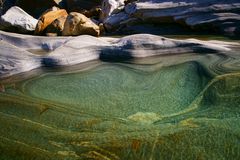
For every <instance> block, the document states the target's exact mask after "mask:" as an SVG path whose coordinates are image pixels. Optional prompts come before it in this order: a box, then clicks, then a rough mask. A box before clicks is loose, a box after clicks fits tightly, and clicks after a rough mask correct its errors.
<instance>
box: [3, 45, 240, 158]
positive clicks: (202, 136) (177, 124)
mask: <svg viewBox="0 0 240 160" xmlns="http://www.w3.org/2000/svg"><path fill="white" fill-rule="evenodd" d="M239 51H240V48H238V47H236V48H234V49H233V50H232V51H231V52H227V51H226V52H222V53H208V52H202V53H194V52H193V53H181V54H172V55H167V54H165V55H158V56H153V57H146V58H136V59H132V60H126V61H122V62H108V61H100V60H94V61H91V62H86V63H84V64H80V65H75V66H72V67H66V68H64V67H63V68H40V69H35V70H33V71H30V72H26V73H22V74H20V75H15V76H11V77H10V78H5V79H2V80H1V81H0V84H1V88H0V90H1V91H0V127H1V130H0V159H99V160H100V159H101V160H110V159H111V160H118V159H123V160H126V159H129V160H130V159H133V160H136V159H138V160H141V159H142V160H146V159H149V160H153V159H189V160H190V159H229V160H230V159H240V54H239V53H240V52H239Z"/></svg>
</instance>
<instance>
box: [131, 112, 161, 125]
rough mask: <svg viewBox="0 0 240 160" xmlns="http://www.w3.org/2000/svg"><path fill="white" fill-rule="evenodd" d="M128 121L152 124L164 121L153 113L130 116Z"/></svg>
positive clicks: (138, 113) (139, 113)
mask: <svg viewBox="0 0 240 160" xmlns="http://www.w3.org/2000/svg"><path fill="white" fill-rule="evenodd" d="M127 119H129V120H131V121H134V122H138V123H147V124H152V123H154V122H156V121H159V120H161V119H162V117H161V116H160V115H158V114H156V113H152V112H145V113H144V112H137V113H136V114H133V115H130V116H129V117H127Z"/></svg>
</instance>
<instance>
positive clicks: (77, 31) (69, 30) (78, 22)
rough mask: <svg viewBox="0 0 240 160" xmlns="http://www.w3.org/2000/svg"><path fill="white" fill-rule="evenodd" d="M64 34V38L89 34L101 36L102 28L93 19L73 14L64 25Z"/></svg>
mask: <svg viewBox="0 0 240 160" xmlns="http://www.w3.org/2000/svg"><path fill="white" fill-rule="evenodd" d="M62 34H63V35H64V36H77V35H82V34H88V35H92V36H99V35H100V28H99V26H98V25H96V24H95V23H94V22H93V21H92V20H91V19H89V18H87V17H86V16H84V15H83V14H81V13H77V12H71V13H70V14H69V15H68V17H67V20H66V22H65V24H64V29H63V32H62Z"/></svg>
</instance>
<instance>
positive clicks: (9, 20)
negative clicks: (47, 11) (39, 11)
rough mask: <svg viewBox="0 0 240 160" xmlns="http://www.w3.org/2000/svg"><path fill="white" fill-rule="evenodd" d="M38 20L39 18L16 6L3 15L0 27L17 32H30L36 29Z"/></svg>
mask: <svg viewBox="0 0 240 160" xmlns="http://www.w3.org/2000/svg"><path fill="white" fill-rule="evenodd" d="M16 15H17V16H16ZM37 22H38V21H37V19H35V18H33V17H32V16H30V15H28V14H27V13H26V12H25V11H23V10H22V9H21V8H19V7H16V6H14V7H11V8H10V9H9V10H8V11H7V12H6V13H5V14H4V15H2V16H1V22H0V29H2V30H6V31H10V32H17V33H29V32H32V31H34V30H35V28H36V25H37Z"/></svg>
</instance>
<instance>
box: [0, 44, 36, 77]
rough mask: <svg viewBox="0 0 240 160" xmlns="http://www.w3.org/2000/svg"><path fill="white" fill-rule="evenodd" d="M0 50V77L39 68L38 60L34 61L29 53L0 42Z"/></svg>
mask: <svg viewBox="0 0 240 160" xmlns="http://www.w3.org/2000/svg"><path fill="white" fill-rule="evenodd" d="M0 49H1V56H0V61H1V63H0V77H8V76H11V75H14V74H18V73H21V72H27V71H30V70H32V69H35V68H38V67H40V66H41V63H40V60H38V59H37V58H35V59H34V58H33V56H32V55H31V53H29V52H27V51H24V50H23V49H21V48H18V47H15V46H13V45H11V44H9V43H6V42H3V41H0Z"/></svg>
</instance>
